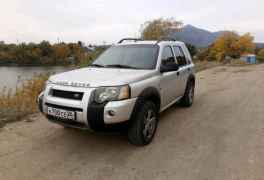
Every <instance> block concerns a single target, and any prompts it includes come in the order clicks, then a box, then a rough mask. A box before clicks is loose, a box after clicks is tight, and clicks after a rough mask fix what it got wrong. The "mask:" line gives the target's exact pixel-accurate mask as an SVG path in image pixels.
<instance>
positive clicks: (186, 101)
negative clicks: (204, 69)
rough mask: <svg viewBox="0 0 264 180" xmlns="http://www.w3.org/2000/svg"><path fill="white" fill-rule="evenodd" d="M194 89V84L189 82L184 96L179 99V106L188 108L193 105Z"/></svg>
mask: <svg viewBox="0 0 264 180" xmlns="http://www.w3.org/2000/svg"><path fill="white" fill-rule="evenodd" d="M194 89H195V84H194V82H193V81H189V82H188V84H187V87H186V89H185V93H184V96H183V97H182V99H181V105H182V106H185V107H190V106H192V104H193V100H194Z"/></svg>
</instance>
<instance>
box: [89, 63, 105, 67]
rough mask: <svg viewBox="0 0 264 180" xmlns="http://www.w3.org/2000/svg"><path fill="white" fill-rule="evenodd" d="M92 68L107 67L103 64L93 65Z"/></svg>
mask: <svg viewBox="0 0 264 180" xmlns="http://www.w3.org/2000/svg"><path fill="white" fill-rule="evenodd" d="M90 67H105V66H104V65H101V64H91V65H90Z"/></svg>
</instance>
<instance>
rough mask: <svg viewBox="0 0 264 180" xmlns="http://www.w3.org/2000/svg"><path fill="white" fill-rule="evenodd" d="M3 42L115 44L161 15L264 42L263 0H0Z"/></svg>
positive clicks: (0, 35)
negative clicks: (233, 31) (229, 31)
mask: <svg viewBox="0 0 264 180" xmlns="http://www.w3.org/2000/svg"><path fill="white" fill-rule="evenodd" d="M0 3H1V6H0V27H1V28H0V40H4V41H6V42H31V41H32V42H39V41H41V40H43V39H45V40H49V41H51V42H56V41H57V39H58V38H59V39H60V40H63V41H65V42H73V41H78V40H81V41H83V42H85V43H102V42H103V41H105V42H107V43H113V42H116V41H118V40H119V39H121V38H123V37H133V36H138V35H139V29H140V25H141V24H143V23H144V22H145V21H147V20H151V19H154V18H159V17H165V18H166V17H174V18H175V19H176V20H180V21H182V22H183V23H184V24H192V25H194V26H197V27H200V28H204V29H207V30H210V31H218V30H235V31H237V32H239V33H245V32H251V33H252V35H254V36H255V38H256V40H255V41H259V42H264V23H263V22H264V21H263V19H264V10H263V7H264V0H250V1H249V0H199V1H198V0H188V1H187V0H185V1H178V0H177V1H172V0H170V1H169V0H144V1H141V0H112V1H110V0H92V1H91V0H45V1H44V0H8V1H6V0H0Z"/></svg>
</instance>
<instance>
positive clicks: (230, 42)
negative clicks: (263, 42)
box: [208, 32, 255, 61]
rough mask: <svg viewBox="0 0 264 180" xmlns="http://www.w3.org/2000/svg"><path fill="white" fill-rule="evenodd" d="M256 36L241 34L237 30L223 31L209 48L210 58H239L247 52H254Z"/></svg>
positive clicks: (220, 59)
mask: <svg viewBox="0 0 264 180" xmlns="http://www.w3.org/2000/svg"><path fill="white" fill-rule="evenodd" d="M253 40H254V38H253V37H252V36H251V35H250V34H249V33H247V34H244V35H243V36H239V35H238V34H237V33H236V32H225V33H223V34H222V35H221V36H220V37H219V38H218V39H217V40H216V41H215V42H214V43H213V45H212V46H211V48H210V49H209V54H208V59H209V60H217V61H222V60H224V59H225V57H227V56H229V57H231V58H239V57H240V56H241V55H243V54H246V53H253V52H254V49H255V45H254V42H253Z"/></svg>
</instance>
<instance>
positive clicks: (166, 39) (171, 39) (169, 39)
mask: <svg viewBox="0 0 264 180" xmlns="http://www.w3.org/2000/svg"><path fill="white" fill-rule="evenodd" d="M161 41H176V39H173V38H163V39H159V40H158V41H157V42H156V44H158V43H160V42H161Z"/></svg>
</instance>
